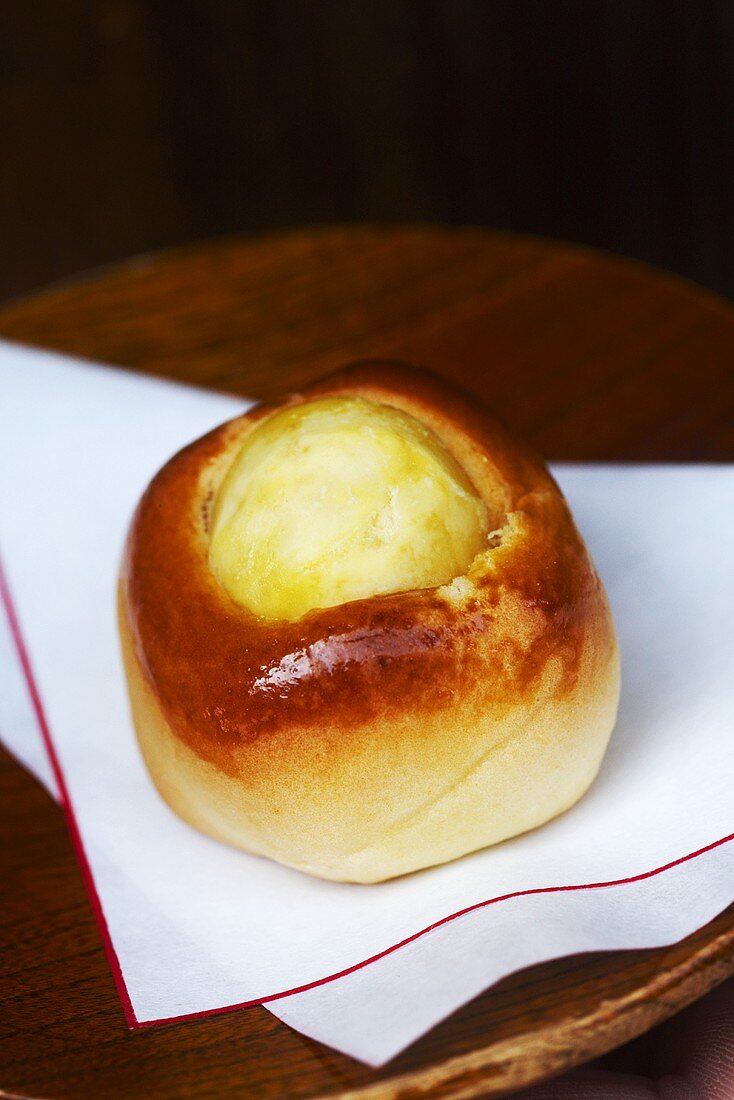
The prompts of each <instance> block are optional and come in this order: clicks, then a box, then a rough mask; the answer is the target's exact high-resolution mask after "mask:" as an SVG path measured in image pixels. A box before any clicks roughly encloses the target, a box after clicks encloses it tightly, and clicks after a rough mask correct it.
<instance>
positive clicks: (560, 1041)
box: [0, 227, 734, 1100]
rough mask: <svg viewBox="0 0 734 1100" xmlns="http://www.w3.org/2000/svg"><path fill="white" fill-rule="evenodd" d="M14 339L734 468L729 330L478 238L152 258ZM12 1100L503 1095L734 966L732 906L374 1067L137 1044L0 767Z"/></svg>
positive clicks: (472, 1012)
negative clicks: (414, 406) (328, 381)
mask: <svg viewBox="0 0 734 1100" xmlns="http://www.w3.org/2000/svg"><path fill="white" fill-rule="evenodd" d="M0 335H1V336H4V337H7V338H10V339H15V340H20V341H24V342H29V343H33V344H38V345H41V346H43V347H48V348H55V349H59V350H62V351H67V352H70V353H74V354H79V355H83V356H88V357H91V358H94V359H100V360H103V361H107V362H110V363H116V364H123V365H125V366H129V367H132V368H133V369H135V370H141V371H152V372H155V373H157V374H162V375H167V376H171V377H177V378H183V379H187V380H189V381H191V382H194V383H198V384H201V385H207V386H215V387H217V388H220V389H223V390H228V391H231V392H239V393H246V394H254V395H263V396H268V395H272V394H275V393H277V392H279V391H281V390H283V389H287V388H290V387H294V386H298V385H300V384H302V383H303V382H304V381H306V380H307V379H310V378H313V377H315V376H317V375H318V374H320V373H322V372H324V371H326V370H328V369H330V368H333V367H336V366H338V365H339V364H341V363H343V362H344V361H346V360H349V359H353V358H357V357H365V356H379V357H385V356H388V357H393V358H404V359H409V360H411V361H413V362H417V363H421V364H423V365H426V366H429V367H431V368H433V369H435V370H437V371H439V372H440V373H443V374H446V375H448V376H450V377H452V378H455V379H458V380H459V381H460V382H462V383H463V384H464V385H465V386H467V387H468V388H469V389H471V390H473V391H474V392H476V393H477V394H479V395H480V396H481V397H482V399H483V400H484V401H485V402H487V403H488V404H489V405H490V406H492V407H493V408H494V409H495V410H496V411H497V412H499V413H500V415H501V416H502V417H503V418H504V419H505V420H506V421H507V422H508V423H509V424H510V425H511V426H512V427H514V428H515V429H518V430H519V431H521V432H522V433H523V434H524V435H525V437H526V438H527V439H528V440H529V441H530V442H532V443H533V444H535V445H536V446H537V447H538V448H539V449H541V450H542V451H543V452H545V454H546V455H548V456H549V457H552V458H566V459H569V458H577V459H582V458H585V459H636V460H637V459H643V460H644V459H678V460H681V459H689V460H704V461H705V460H712V459H732V458H734V427H733V425H734V415H733V414H734V312H732V311H731V309H730V308H729V307H728V306H727V305H726V304H725V303H724V302H722V301H720V300H718V299H716V298H714V297H713V296H710V295H707V294H704V293H702V292H700V291H698V290H697V289H695V288H694V287H692V286H690V285H687V284H685V283H683V282H681V281H679V280H676V279H673V278H671V277H668V276H664V275H660V274H658V273H655V272H653V271H651V270H650V269H647V268H645V267H643V266H639V265H632V264H630V263H627V262H622V261H619V260H616V259H613V258H611V257H604V256H601V255H599V254H596V253H593V252H589V251H586V250H581V249H576V248H568V247H565V246H560V245H557V244H553V243H550V242H542V241H537V240H528V239H523V238H516V237H511V236H505V235H495V234H489V233H485V232H480V231H473V230H461V231H456V230H438V229H430V228H404V229H396V228H391V229H379V228H374V229H373V228H367V227H364V228H343V229H338V228H337V229H333V230H324V231H318V232H316V231H314V232H300V233H294V234H289V235H282V236H272V237H268V238H264V239H256V240H245V239H242V240H233V239H225V240H222V241H218V242H214V243H209V244H205V245H201V246H197V247H192V248H187V249H185V250H182V251H176V252H171V253H167V254H161V255H157V256H153V257H144V258H141V259H137V260H134V261H131V262H129V263H127V264H125V265H123V266H119V267H116V268H114V269H111V270H109V271H105V272H98V273H95V274H94V275H92V276H87V277H84V278H82V279H79V280H75V281H73V282H70V283H68V284H65V285H63V286H56V287H53V288H51V289H50V290H48V291H45V292H43V293H39V294H36V295H34V296H33V297H31V298H29V299H26V300H23V301H18V302H15V303H11V304H10V305H8V306H7V307H6V308H5V309H4V310H1V311H0ZM0 805H2V807H3V811H4V812H3V814H2V815H0V881H2V883H3V885H4V898H5V902H4V904H3V906H2V908H1V909H0V998H1V999H2V1004H3V1009H2V1013H1V1019H0V1088H4V1089H6V1090H7V1092H8V1093H14V1094H19V1095H23V1096H28V1097H37V1098H47V1100H51V1098H59V1100H61V1098H67V1097H68V1098H71V1097H87V1096H89V1097H91V1096H94V1097H95V1098H97V1100H104V1098H107V1097H109V1098H115V1100H117V1098H136V1100H137V1098H140V1097H145V1098H146V1100H158V1098H164V1097H166V1098H172V1100H173V1098H177V1100H178V1098H182V1097H192V1098H208V1097H217V1098H223V1100H224V1098H227V1097H238V1098H244V1097H263V1098H270V1097H284V1096H293V1097H316V1096H319V1097H335V1096H339V1097H345V1096H359V1097H404V1098H407V1097H409V1096H410V1097H416V1096H432V1097H434V1096H435V1097H444V1098H446V1097H453V1098H457V1100H458V1098H459V1097H474V1096H499V1095H504V1094H506V1093H507V1092H509V1091H512V1090H514V1089H516V1088H519V1087H521V1086H522V1085H524V1084H528V1083H530V1082H533V1081H538V1080H540V1079H542V1078H544V1077H547V1076H550V1075H551V1074H555V1073H559V1072H561V1071H563V1070H565V1069H568V1068H570V1067H571V1066H573V1065H576V1064H578V1063H579V1062H582V1061H585V1060H586V1059H588V1058H591V1057H593V1056H595V1055H597V1054H599V1053H601V1052H603V1051H605V1050H609V1049H610V1048H612V1047H614V1046H615V1045H617V1044H620V1043H622V1042H624V1041H625V1040H627V1039H629V1038H631V1037H632V1036H635V1035H639V1034H640V1033H642V1032H644V1031H645V1030H646V1029H648V1028H650V1027H651V1026H652V1025H653V1024H655V1023H656V1022H658V1021H659V1020H662V1019H665V1018H666V1017H667V1016H669V1015H670V1014H671V1013H673V1012H675V1011H677V1010H678V1009H680V1008H681V1007H682V1006H683V1005H685V1004H687V1003H689V1002H691V1001H692V1000H694V999H696V998H697V997H700V996H701V995H702V994H703V993H705V992H706V991H707V990H708V989H710V988H711V987H713V986H714V985H715V984H717V983H718V982H720V981H722V980H723V979H724V978H725V977H726V976H727V975H729V974H731V973H733V972H734V907H732V908H731V909H730V910H728V911H727V912H726V913H724V914H722V915H721V916H719V917H718V918H717V919H716V920H715V921H713V922H712V923H711V924H710V925H708V926H707V927H706V928H704V929H702V930H701V931H699V932H698V933H696V934H695V935H694V936H691V937H689V938H688V939H687V940H685V941H683V942H682V943H680V944H677V945H674V946H672V947H668V948H662V949H659V950H653V951H639V952H614V953H606V954H598V955H586V956H576V957H572V958H566V959H562V960H558V961H556V962H552V963H547V964H544V965H541V966H536V967H533V968H531V969H528V970H525V971H522V972H521V973H519V974H516V975H514V976H512V977H510V978H508V979H506V980H504V981H503V982H501V983H500V984H499V985H497V986H495V987H494V988H493V989H492V990H490V991H489V992H488V993H485V994H484V995H483V996H481V997H479V998H477V999H476V1000H475V1001H473V1002H472V1003H471V1004H469V1005H467V1006H466V1007H465V1008H463V1009H461V1010H460V1011H459V1012H457V1013H456V1014H455V1015H454V1016H453V1017H452V1018H451V1019H450V1020H448V1021H446V1022H445V1023H444V1024H442V1025H440V1026H439V1027H437V1028H435V1029H434V1030H433V1031H431V1032H430V1033H429V1034H428V1035H426V1036H424V1037H423V1038H422V1039H421V1040H419V1041H418V1042H417V1043H415V1044H414V1045H413V1046H412V1047H411V1048H410V1049H409V1050H407V1051H406V1052H404V1053H403V1054H402V1055H400V1056H399V1057H398V1058H396V1059H395V1060H394V1061H393V1062H391V1063H390V1064H389V1065H388V1066H387V1067H384V1068H383V1069H381V1070H377V1071H373V1070H370V1069H368V1068H366V1067H364V1066H361V1065H359V1064H358V1063H356V1062H354V1061H352V1060H351V1059H349V1058H347V1057H344V1056H342V1055H340V1054H337V1053H335V1052H333V1051H330V1050H328V1049H327V1048H325V1047H322V1046H320V1045H319V1044H318V1043H315V1042H312V1041H311V1040H309V1039H305V1038H303V1037H302V1036H300V1035H298V1034H297V1033H296V1032H294V1031H291V1030H290V1029H288V1028H287V1027H285V1026H284V1025H283V1024H281V1023H280V1022H279V1021H278V1020H276V1019H275V1018H274V1017H273V1016H271V1015H270V1014H269V1013H268V1012H266V1011H265V1010H264V1009H262V1008H251V1009H247V1010H245V1011H239V1012H235V1013H230V1014H228V1015H224V1016H220V1017H215V1018H211V1019H208V1020H202V1021H196V1022H188V1023H183V1024H177V1025H169V1026H164V1027H160V1028H154V1029H147V1030H141V1031H136V1032H129V1031H127V1029H126V1027H125V1024H124V1021H123V1016H122V1011H121V1008H120V1005H119V1001H118V999H117V994H116V992H115V988H114V985H113V982H112V978H111V975H110V973H109V969H108V967H107V963H106V960H105V957H104V953H103V950H102V946H101V942H100V939H99V935H98V932H97V929H96V926H95V924H94V920H93V918H92V914H91V910H90V907H89V904H88V901H87V898H86V895H85V892H84V887H83V885H82V881H81V877H80V875H79V872H78V870H77V867H76V864H75V860H74V856H73V854H72V850H71V845H70V843H69V840H68V838H67V835H66V832H65V828H64V825H63V821H62V817H61V814H60V811H59V810H58V809H57V807H55V806H54V805H53V804H52V803H51V801H50V800H49V798H48V797H47V796H46V794H45V793H44V792H43V791H42V790H41V789H40V788H39V787H38V786H37V785H36V784H35V782H34V781H33V780H31V779H30V778H29V777H28V776H27V775H26V774H25V773H24V772H23V771H22V770H21V769H20V768H19V767H18V766H17V765H16V764H15V763H14V762H13V761H12V759H11V758H10V757H9V756H7V755H6V754H2V755H0Z"/></svg>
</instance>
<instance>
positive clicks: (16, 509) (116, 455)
mask: <svg viewBox="0 0 734 1100" xmlns="http://www.w3.org/2000/svg"><path fill="white" fill-rule="evenodd" d="M243 404H244V402H241V401H236V400H233V399H231V398H226V397H223V396H221V395H216V394H210V393H207V392H205V391H200V390H193V389H189V388H186V387H182V386H176V385H173V384H169V383H165V382H159V381H153V380H150V379H146V378H141V377H139V376H135V375H132V374H129V373H126V372H121V371H113V370H110V369H106V368H98V367H94V366H90V365H87V364H80V363H77V362H72V361H71V360H68V359H62V358H61V357H57V356H52V355H49V354H46V353H42V352H37V351H33V350H30V349H24V348H18V347H15V346H11V345H7V344H6V345H2V344H0V469H1V470H2V474H3V476H2V478H0V551H1V552H2V555H3V560H4V565H5V574H6V580H7V599H8V603H9V606H10V610H11V615H12V614H14V615H15V617H16V619H17V623H16V629H15V634H16V637H15V638H14V639H11V638H10V637H9V635H7V634H6V635H5V636H3V635H2V634H0V733H1V734H2V737H3V740H4V741H5V742H6V743H7V744H8V745H9V746H10V747H11V749H12V751H14V752H15V753H16V755H17V756H18V757H19V758H20V759H22V760H23V761H24V762H25V763H26V765H27V766H28V767H29V768H31V770H33V771H34V772H35V773H36V774H38V775H39V777H40V778H41V779H42V781H44V782H46V784H47V786H49V788H50V789H51V790H53V789H54V779H53V777H52V776H50V774H49V770H48V766H47V764H46V763H45V761H44V759H43V757H42V756H41V755H40V753H39V744H38V736H37V733H36V731H35V728H34V725H33V723H32V722H31V721H30V720H29V705H30V702H32V701H30V695H29V689H28V686H27V684H26V682H25V680H24V679H23V678H22V677H21V675H20V674H19V670H18V669H19V666H18V662H17V660H16V659H15V658H14V657H13V655H12V651H11V642H12V644H13V645H14V644H16V643H18V644H20V646H21V647H24V649H25V659H26V662H27V665H28V668H27V669H26V671H27V672H30V674H31V676H32V682H33V683H34V684H35V689H34V690H35V691H36V693H37V699H36V704H37V707H38V708H39V709H40V710H41V712H42V714H41V717H42V719H43V720H44V721H45V724H46V727H47V736H48V738H49V739H50V747H51V749H52V752H53V754H54V757H55V762H56V766H57V768H58V769H59V776H58V777H57V778H61V779H62V780H63V784H61V785H62V786H63V787H64V788H65V789H64V790H63V791H62V794H63V795H65V797H66V799H67V801H68V805H67V813H68V815H69V819H70V825H71V828H72V833H73V835H74V837H75V841H76V843H77V846H78V850H79V853H80V858H81V860H82V864H83V869H85V872H86V875H87V879H88V884H89V886H90V892H91V893H92V898H93V904H94V905H95V908H96V910H97V915H98V919H99V920H100V927H101V929H102V932H103V936H104V937H105V938H106V942H107V948H108V954H109V957H110V962H111V965H112V967H113V971H114V972H115V974H116V980H117V982H118V987H119V989H120V993H121V997H122V999H123V1004H124V1005H125V1008H126V1013H127V1018H128V1021H129V1022H130V1023H131V1025H133V1026H139V1025H146V1024H151V1023H155V1022H160V1021H162V1020H170V1019H172V1018H179V1017H182V1016H184V1017H185V1016H191V1015H198V1014H202V1013H207V1012H212V1011H217V1010H222V1009H225V1008H227V1007H230V1006H236V1005H242V1004H247V1003H252V1002H263V1001H266V1002H267V1004H266V1007H268V1008H269V1009H270V1010H271V1011H272V1012H274V1013H275V1014H276V1015H278V1016H279V1017H281V1018H282V1019H283V1020H285V1021H286V1022H287V1023H288V1024H290V1025H291V1026H293V1027H295V1028H297V1029H298V1030H299V1031H302V1032H304V1033H305V1034H308V1035H310V1036H312V1037H314V1038H317V1039H320V1040H321V1041H323V1042H325V1043H328V1044H329V1045H331V1046H334V1047H336V1048H338V1049H340V1050H343V1051H345V1052H346V1053H349V1054H351V1055H353V1056H354V1057H357V1058H360V1059H362V1060H363V1061H366V1062H369V1063H371V1064H373V1065H378V1064H380V1063H382V1062H384V1061H386V1060H387V1059H388V1058H390V1057H392V1056H393V1055H394V1054H396V1053H397V1052H398V1051H399V1050H401V1049H403V1048H404V1047H405V1046H406V1045H408V1044H409V1043H410V1042H411V1041H413V1040H414V1039H415V1038H417V1037H418V1036H419V1035H420V1034H422V1033H423V1032H425V1031H426V1030H427V1029H428V1028H430V1027H431V1026H432V1025H434V1024H435V1023H437V1022H438V1021H439V1020H440V1019H442V1018H443V1017H444V1016H446V1015H447V1014H448V1013H450V1012H451V1011H453V1010H454V1009H455V1008H456V1007H458V1006H459V1005H460V1004H462V1003H464V1002H465V1001H467V1000H469V999H470V998H472V997H474V996H475V995H476V994H478V993H479V992H481V991H482V989H484V988H486V987H487V986H488V985H489V984H491V983H492V982H494V981H496V980H498V979H499V978H501V977H503V976H505V975H507V974H509V973H511V972H512V971H513V970H515V969H517V968H519V967H522V966H526V965H529V964H531V963H534V962H539V961H541V960H544V959H548V958H553V957H557V956H559V955H564V954H568V953H571V952H577V951H586V950H597V949H605V948H628V947H650V946H655V945H658V944H663V943H669V942H673V941H675V940H676V939H679V938H680V937H682V936H684V935H687V934H689V933H690V932H692V931H694V930H695V929H696V928H698V927H700V926H701V925H702V924H704V923H705V922H706V921H708V920H709V919H711V918H712V917H713V916H715V915H716V913H717V912H720V911H721V909H723V908H724V907H725V906H726V905H727V904H728V903H729V902H730V901H731V900H732V898H734V843H729V839H730V834H731V833H732V830H733V829H734V813H733V811H734V795H733V794H732V791H734V737H732V732H733V731H732V726H733V724H734V721H733V715H734V687H733V685H734V647H732V645H731V619H732V612H734V599H733V593H732V580H733V570H732V562H734V522H733V519H732V516H733V515H734V467H730V466H715V467H714V466H708V467H696V466H668V467H666V466H654V467H651V466H644V467H641V466H627V467H614V466H568V465H567V466H559V467H557V468H556V471H555V472H556V474H557V476H558V478H559V480H560V482H561V485H562V487H563V488H564V491H565V492H566V494H567V496H568V498H569V501H570V503H571V506H572V508H573V509H574V511H575V514H576V517H577V520H578V522H579V526H580V527H581V530H582V532H583V533H584V535H585V537H586V539H587V542H588V544H589V546H590V549H591V551H592V553H593V555H594V557H595V559H596V561H597V565H598V567H599V570H600V573H601V575H602V577H603V579H604V581H605V583H606V585H607V589H608V591H609V594H610V597H611V601H612V605H613V609H614V613H615V617H616V621H617V625H618V629H619V635H620V643H621V647H622V653H623V677H624V688H623V696H622V703H621V708H620V716H619V722H618V725H617V729H616V732H615V734H614V737H613V739H612V743H611V746H610V749H609V752H608V754H607V757H606V760H605V763H604V766H603V768H602V772H601V774H600V776H599V779H598V780H597V782H596V783H595V784H594V786H593V788H592V790H591V791H590V792H589V794H588V795H587V796H586V797H585V798H584V799H582V801H581V802H580V803H579V804H578V805H577V806H576V807H574V808H573V809H572V810H570V811H569V812H568V813H566V814H564V815H563V816H562V817H560V818H558V819H557V820H556V821H554V822H552V823H550V824H549V825H547V826H545V827H543V828H541V829H539V830H536V831H535V832H533V833H530V834H528V835H526V836H524V837H519V838H517V839H515V840H512V841H509V842H506V843H504V844H502V845H499V846H497V847H495V848H493V849H489V850H487V851H485V852H481V853H478V854H476V855H473V856H470V857H468V858H465V859H463V860H459V861H457V862H455V863H452V864H448V865H446V866H444V867H440V868H435V869H432V870H429V871H426V872H421V873H420V874H416V875H412V876H409V877H407V878H404V879H398V880H396V881H393V882H390V883H386V884H381V885H379V886H355V885H345V884H338V883H327V882H321V881H319V880H316V879H311V878H309V877H307V876H305V875H302V874H300V873H299V872H297V871H292V870H289V869H287V868H283V867H279V866H278V865H276V864H274V863H270V862H268V861H266V860H261V859H258V858H256V857H251V856H248V855H246V854H243V853H241V852H237V851H234V850H232V849H229V848H227V847H225V846H223V845H220V844H218V843H216V842H215V841H212V840H209V839H208V838H206V837H203V836H200V835H199V834H198V833H196V832H195V831H193V830H192V829H190V828H189V827H188V826H186V825H185V824H183V823H182V822H181V821H179V820H178V818H176V817H175V816H174V815H173V814H172V813H171V811H169V810H168V808H167V807H166V806H165V805H164V804H163V803H162V802H161V800H160V798H159V797H158V795H157V794H156V792H155V790H154V788H153V787H152V784H151V783H150V781H149V779H148V776H147V773H146V772H145V769H144V767H143V764H142V762H141V759H140V757H139V754H138V751H137V747H136V743H135V739H134V735H133V732H132V727H131V724H130V720H129V716H128V709H127V699H126V695H125V688H124V681H123V676H122V671H121V665H120V659H119V654H118V644H117V636H116V627H115V618H114V590H115V580H116V571H117V565H118V560H119V554H120V548H121V545H122V541H123V538H124V534H125V529H126V526H127V523H128V520H129V517H130V514H131V512H132V510H133V507H134V505H135V502H136V500H137V498H138V496H139V494H140V492H141V491H142V489H143V488H144V486H145V484H146V483H147V481H148V480H149V478H150V476H151V475H152V473H153V472H154V471H155V470H156V469H157V467H158V466H159V465H160V464H161V463H162V462H163V461H165V459H166V458H167V457H168V456H169V455H170V454H171V453H172V452H173V451H175V450H176V449H177V448H178V447H180V446H181V445H182V444H184V443H186V442H188V441H189V440H190V439H192V438H194V437H196V436H197V435H199V434H201V433H202V432H204V431H206V430H208V429H209V428H210V427H212V426H213V425H214V424H216V423H218V422H220V421H221V420H223V419H226V418H227V417H229V416H232V415H234V414H236V413H237V412H238V411H239V410H240V409H241V408H242V407H243ZM292 991H299V992H292ZM286 994H288V995H286ZM273 998H275V999H273Z"/></svg>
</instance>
